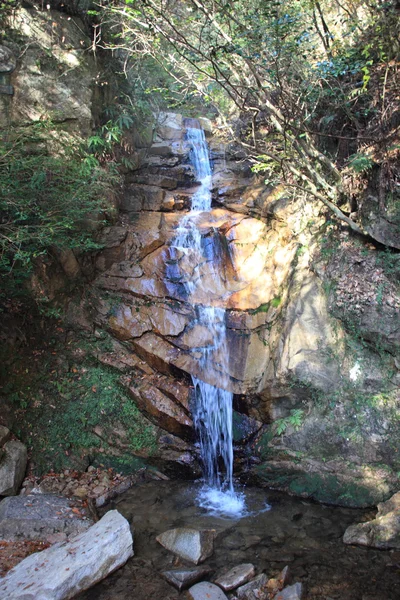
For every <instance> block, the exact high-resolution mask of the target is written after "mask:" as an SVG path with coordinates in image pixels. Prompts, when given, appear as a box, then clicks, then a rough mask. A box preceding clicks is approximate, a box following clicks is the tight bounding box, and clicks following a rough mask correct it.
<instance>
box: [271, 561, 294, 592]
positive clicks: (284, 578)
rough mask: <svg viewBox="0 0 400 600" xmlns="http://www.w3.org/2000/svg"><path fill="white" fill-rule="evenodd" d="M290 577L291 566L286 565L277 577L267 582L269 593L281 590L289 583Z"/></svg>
mask: <svg viewBox="0 0 400 600" xmlns="http://www.w3.org/2000/svg"><path fill="white" fill-rule="evenodd" d="M288 579H289V567H288V566H286V567H285V568H284V569H283V570H282V571H281V572H280V573H279V575H277V577H274V578H272V579H270V580H269V581H268V583H267V590H268V593H269V594H271V595H274V594H276V593H277V592H280V591H281V590H282V589H283V588H284V587H285V585H286V584H287V582H288Z"/></svg>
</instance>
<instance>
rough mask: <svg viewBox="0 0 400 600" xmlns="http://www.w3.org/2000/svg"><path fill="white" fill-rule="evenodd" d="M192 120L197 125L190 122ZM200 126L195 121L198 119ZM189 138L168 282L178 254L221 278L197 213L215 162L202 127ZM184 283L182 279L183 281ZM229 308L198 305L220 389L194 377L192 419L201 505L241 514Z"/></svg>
mask: <svg viewBox="0 0 400 600" xmlns="http://www.w3.org/2000/svg"><path fill="white" fill-rule="evenodd" d="M190 124H193V121H192V120H191V122H190ZM194 124H196V123H194ZM186 139H187V142H188V144H189V145H190V160H191V163H192V165H193V167H194V171H195V176H196V180H197V181H198V182H199V184H200V185H199V188H198V190H197V191H196V192H195V194H194V195H193V197H192V205H191V210H190V212H189V213H188V214H187V215H186V216H185V217H183V218H182V219H181V221H180V223H179V226H178V228H177V232H176V236H175V238H174V240H173V242H172V245H171V247H170V257H171V265H170V267H169V269H168V273H167V274H168V275H169V276H168V279H169V281H170V282H172V283H170V285H176V283H174V282H175V281H177V280H179V267H178V266H177V265H178V262H179V257H180V256H182V255H187V256H191V257H193V259H194V261H196V262H197V264H200V263H201V262H202V261H204V260H206V261H212V272H213V275H214V277H215V278H219V277H220V274H219V273H218V262H217V261H215V260H213V258H215V257H214V256H213V255H214V254H216V252H213V251H211V252H210V251H208V253H207V251H206V249H205V247H204V243H203V240H202V237H201V234H200V231H199V228H198V226H197V221H198V218H199V215H200V214H201V213H202V212H208V211H210V210H211V176H212V172H211V164H210V159H209V151H208V145H207V142H206V139H205V136H204V131H203V130H202V129H200V128H198V127H187V136H186ZM181 284H182V282H181ZM199 285H201V282H200V283H199V282H198V281H193V280H191V281H190V280H186V281H184V282H183V287H184V292H185V295H186V296H187V297H189V296H190V295H191V294H192V293H193V292H195V290H196V289H197V287H198V286H199ZM225 316H226V315H225V309H224V308H218V307H214V306H203V305H202V304H198V305H197V306H196V324H198V325H200V326H203V327H205V328H206V329H207V330H208V331H209V332H210V333H211V338H212V340H213V342H212V345H210V346H206V348H202V350H201V357H200V359H199V367H200V373H207V374H208V375H210V374H213V375H215V377H213V379H217V380H218V381H219V382H220V387H218V388H217V387H214V386H212V385H210V384H208V383H205V382H204V381H202V380H201V378H199V377H194V376H192V380H193V385H194V388H195V402H194V407H193V420H194V425H195V429H196V431H197V434H198V437H199V444H200V452H201V458H202V462H203V472H204V481H205V485H204V487H203V489H202V492H201V494H200V503H201V505H202V506H204V507H206V508H207V509H209V510H211V511H213V510H214V511H218V512H224V513H230V514H239V513H240V512H241V511H242V509H243V507H244V500H243V497H242V495H238V494H236V493H235V491H234V487H233V441H232V399H233V394H232V393H231V392H229V391H227V390H226V389H224V388H226V387H229V386H228V375H227V373H228V368H227V367H228V363H229V348H228V345H227V340H226V324H225Z"/></svg>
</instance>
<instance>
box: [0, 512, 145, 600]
mask: <svg viewBox="0 0 400 600" xmlns="http://www.w3.org/2000/svg"><path fill="white" fill-rule="evenodd" d="M132 543H133V542H132V534H131V532H130V529H129V523H128V521H127V520H126V519H124V517H122V516H121V515H120V514H119V513H118V512H117V511H115V510H112V511H110V512H108V513H107V514H106V515H105V516H104V517H103V518H102V519H101V520H100V521H99V522H98V523H96V524H95V525H93V526H92V527H91V528H90V529H89V530H88V531H86V532H85V533H82V534H80V535H78V536H76V537H74V538H73V539H71V540H70V541H69V542H63V543H59V544H55V545H54V546H51V547H50V548H48V549H47V550H43V551H42V552H39V553H36V554H32V555H31V556H28V558H26V559H25V560H23V561H22V562H20V563H19V564H18V565H17V566H16V567H14V568H13V569H11V571H9V572H8V573H7V575H6V576H5V577H4V578H3V579H0V597H2V598H7V599H8V600H17V598H19V599H20V598H21V589H22V590H23V597H24V599H25V600H37V598H42V599H43V600H54V598H57V599H59V600H68V599H69V598H73V597H74V596H76V595H77V594H78V593H79V592H81V591H83V590H86V589H87V588H89V587H91V586H92V585H94V584H95V583H97V582H98V581H100V580H101V579H104V577H107V575H108V574H109V573H112V572H113V571H115V570H116V569H118V568H119V567H120V566H122V565H123V564H125V562H126V561H127V560H128V558H130V557H131V556H132V555H133V549H132Z"/></svg>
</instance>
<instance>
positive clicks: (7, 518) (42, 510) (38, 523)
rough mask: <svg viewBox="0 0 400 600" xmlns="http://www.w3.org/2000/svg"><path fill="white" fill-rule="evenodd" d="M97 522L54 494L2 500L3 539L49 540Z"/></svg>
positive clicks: (1, 535) (0, 525)
mask: <svg viewBox="0 0 400 600" xmlns="http://www.w3.org/2000/svg"><path fill="white" fill-rule="evenodd" d="M92 524H93V522H92V521H91V520H90V519H87V518H86V519H82V517H78V516H77V515H76V514H74V512H73V511H72V506H71V503H70V501H69V500H68V499H67V498H65V497H64V496H55V495H53V494H31V495H28V496H16V497H11V498H5V499H4V500H2V501H1V502H0V539H2V540H7V541H12V540H13V541H18V540H45V539H47V538H48V537H49V536H53V535H54V534H63V535H64V536H65V537H66V536H69V535H75V534H77V533H81V532H82V531H86V529H88V528H89V527H90V526H91V525H92Z"/></svg>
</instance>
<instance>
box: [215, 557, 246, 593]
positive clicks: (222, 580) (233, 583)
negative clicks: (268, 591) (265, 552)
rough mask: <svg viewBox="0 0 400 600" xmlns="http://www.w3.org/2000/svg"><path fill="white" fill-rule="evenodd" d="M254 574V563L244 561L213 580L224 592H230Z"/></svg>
mask: <svg viewBox="0 0 400 600" xmlns="http://www.w3.org/2000/svg"><path fill="white" fill-rule="evenodd" d="M255 574H256V572H255V568H254V565H252V564H251V563H244V564H242V565H237V566H236V567H233V569H230V571H228V572H227V573H225V575H221V576H220V577H218V578H217V579H216V580H215V583H216V584H217V585H219V587H220V588H222V589H223V590H224V591H225V592H230V591H231V590H235V589H236V588H237V587H239V586H242V585H244V584H245V583H247V582H248V581H250V579H251V578H252V577H254V575H255Z"/></svg>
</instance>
